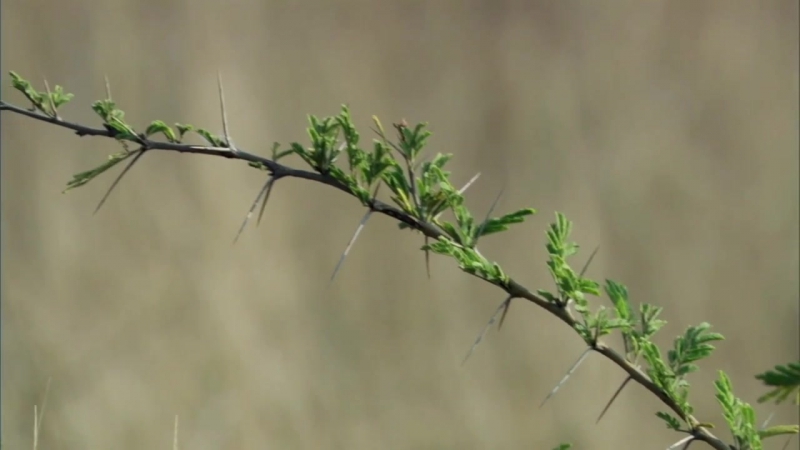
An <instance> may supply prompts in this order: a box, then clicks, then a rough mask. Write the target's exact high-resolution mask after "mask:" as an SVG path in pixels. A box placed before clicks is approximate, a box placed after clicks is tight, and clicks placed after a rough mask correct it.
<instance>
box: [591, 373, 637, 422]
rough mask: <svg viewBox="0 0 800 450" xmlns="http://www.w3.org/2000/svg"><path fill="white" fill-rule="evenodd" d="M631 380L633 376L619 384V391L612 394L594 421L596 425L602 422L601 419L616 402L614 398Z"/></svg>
mask: <svg viewBox="0 0 800 450" xmlns="http://www.w3.org/2000/svg"><path fill="white" fill-rule="evenodd" d="M629 381H631V377H628V378H625V381H623V382H622V384H620V385H619V387H618V388H617V391H616V392H614V395H612V396H611V400H609V401H608V403H606V406H605V407H604V408H603V411H602V412H601V413H600V415H599V416H597V420H596V421H595V422H594V423H595V425H596V424H598V423H600V419H602V418H603V416H605V415H606V412H608V409H609V408H611V404H612V403H614V400H616V399H617V396H618V395H619V394H620V392H622V390H623V389H624V388H625V385H627V384H628V382H629Z"/></svg>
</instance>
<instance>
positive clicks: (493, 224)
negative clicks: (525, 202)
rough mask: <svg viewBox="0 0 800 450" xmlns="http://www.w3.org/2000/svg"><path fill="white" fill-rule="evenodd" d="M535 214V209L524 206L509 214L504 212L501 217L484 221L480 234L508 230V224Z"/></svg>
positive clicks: (521, 220)
mask: <svg viewBox="0 0 800 450" xmlns="http://www.w3.org/2000/svg"><path fill="white" fill-rule="evenodd" d="M533 214H536V210H535V209H533V208H524V209H520V210H518V211H514V212H512V213H510V214H506V215H504V216H502V217H495V218H492V219H489V220H487V221H486V225H484V226H483V228H482V229H481V234H480V236H476V237H481V236H486V235H487V234H492V233H497V232H500V231H506V230H508V226H509V225H511V224H515V223H522V222H524V221H525V217H526V216H530V215H533ZM479 229H480V228H479Z"/></svg>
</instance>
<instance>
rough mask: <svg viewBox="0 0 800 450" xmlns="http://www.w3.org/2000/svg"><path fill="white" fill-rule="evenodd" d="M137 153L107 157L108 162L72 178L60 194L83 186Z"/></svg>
mask: <svg viewBox="0 0 800 450" xmlns="http://www.w3.org/2000/svg"><path fill="white" fill-rule="evenodd" d="M136 153H137V152H127V151H126V152H120V153H115V154H113V155H109V157H108V161H106V162H104V163H103V164H101V165H99V166H97V167H95V168H94V169H91V170H87V171H85V172H81V173H78V174H75V175H73V176H72V180H70V181H69V182H68V183H67V188H66V189H64V191H63V192H62V193H66V192H67V191H69V190H72V189H75V188H76V187H80V186H83V185H84V184H86V183H88V182H90V181H92V180H93V179H94V178H96V177H97V176H98V175H100V174H102V173H103V172H105V171H106V170H108V169H110V168H112V167H114V166H116V165H117V164H119V163H121V162H122V161H125V160H126V159H128V158H130V157H131V156H133V155H135V154H136Z"/></svg>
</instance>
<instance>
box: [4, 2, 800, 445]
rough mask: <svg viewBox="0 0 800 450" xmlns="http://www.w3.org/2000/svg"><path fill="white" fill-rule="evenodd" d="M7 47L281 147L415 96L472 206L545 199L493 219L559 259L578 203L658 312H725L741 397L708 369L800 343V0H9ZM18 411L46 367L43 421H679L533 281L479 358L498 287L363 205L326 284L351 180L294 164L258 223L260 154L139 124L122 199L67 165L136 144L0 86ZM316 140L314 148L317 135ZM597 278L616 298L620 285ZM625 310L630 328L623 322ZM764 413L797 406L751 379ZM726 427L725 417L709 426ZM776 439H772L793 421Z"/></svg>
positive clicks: (127, 101) (361, 429)
mask: <svg viewBox="0 0 800 450" xmlns="http://www.w3.org/2000/svg"><path fill="white" fill-rule="evenodd" d="M2 12H3V14H2V39H3V46H2V51H3V73H4V75H3V88H2V97H3V98H4V99H6V100H10V101H13V102H14V103H16V104H24V102H23V99H22V98H21V96H19V95H18V94H17V93H15V92H13V91H12V90H11V89H9V88H8V77H7V76H6V75H5V73H7V71H8V70H15V71H17V72H19V73H20V74H22V75H23V76H26V77H28V78H30V79H31V80H33V81H35V82H36V83H37V85H39V86H41V81H40V80H41V78H42V77H43V76H45V77H46V78H47V79H48V81H49V83H50V85H51V86H52V85H54V84H61V85H64V86H66V87H67V90H68V91H70V92H73V93H75V94H76V98H75V100H73V102H72V103H71V104H69V105H68V106H67V107H66V108H65V109H63V110H62V114H63V115H64V116H66V117H68V118H70V119H72V120H75V121H79V122H81V123H86V124H93V125H97V124H99V120H98V119H97V118H96V116H94V114H93V113H92V112H91V110H90V108H89V105H90V103H91V102H92V101H94V100H96V99H98V98H101V97H102V96H103V76H104V75H106V74H107V75H108V77H109V79H110V80H111V84H112V91H113V96H114V98H115V100H117V102H118V104H119V106H120V107H121V108H122V109H123V110H125V111H126V113H127V115H126V117H127V118H128V119H129V120H130V121H131V122H132V123H133V124H135V125H137V126H140V127H141V126H143V125H146V124H147V123H148V122H149V121H150V120H153V119H162V120H165V121H166V122H168V123H174V122H183V123H186V122H188V123H192V124H195V125H200V126H206V127H208V128H210V129H212V130H214V131H215V132H221V125H220V120H219V111H218V101H217V97H216V96H217V92H216V84H215V83H216V73H217V70H218V69H219V70H221V71H222V74H223V78H224V81H225V88H226V97H227V103H228V108H229V116H230V120H231V128H232V132H233V136H234V138H235V141H236V143H237V144H238V145H239V146H241V147H243V148H246V149H248V150H249V151H252V152H256V153H260V154H264V155H266V154H267V152H268V149H269V148H270V145H271V143H272V142H273V141H280V142H282V143H288V142H291V141H300V142H303V143H305V142H307V137H306V135H305V132H304V127H305V123H306V122H305V120H306V114H309V113H313V114H317V115H325V114H333V113H335V112H336V111H337V110H338V109H339V105H340V104H341V103H345V102H346V103H349V105H350V106H351V110H352V111H353V114H354V117H355V118H356V121H357V124H359V125H360V127H361V131H362V135H363V136H365V137H366V138H371V135H370V131H369V129H368V126H369V125H370V122H369V117H370V116H371V115H372V114H377V115H378V116H379V117H381V118H382V119H383V120H384V123H389V122H391V121H392V120H397V119H400V118H402V117H405V118H406V119H408V121H409V122H417V121H427V122H429V123H430V126H431V128H432V130H433V131H434V136H433V138H432V140H431V143H430V146H429V152H452V153H454V154H455V155H456V156H455V159H454V161H453V162H452V170H453V171H454V175H453V178H454V181H455V182H456V183H457V184H458V183H463V182H465V181H466V180H468V179H469V178H470V177H471V176H472V175H473V174H474V173H475V172H478V171H480V172H482V177H481V178H480V179H479V181H478V182H477V184H476V185H475V186H474V187H473V188H471V189H470V192H469V195H468V200H469V205H470V206H471V207H472V208H473V209H474V210H475V211H476V213H477V214H481V213H482V212H484V211H486V209H487V208H488V207H489V204H490V203H491V201H492V199H493V198H494V197H495V195H496V194H497V192H498V191H499V190H500V189H501V188H502V187H503V186H505V192H506V194H505V196H504V197H503V199H502V201H501V202H500V204H499V206H498V210H497V211H498V212H503V211H510V210H512V209H514V208H518V207H523V206H533V207H535V208H537V209H539V211H540V214H539V215H538V216H535V217H534V218H533V219H531V220H529V221H528V222H527V223H526V224H525V225H522V226H517V227H516V228H513V229H512V230H511V231H509V232H508V233H505V234H504V235H501V236H497V237H492V238H487V239H486V241H485V243H484V244H483V247H482V248H483V251H484V253H485V254H487V255H488V256H489V257H491V258H493V259H496V260H497V261H499V262H500V263H501V264H502V265H503V267H504V268H506V270H507V271H508V272H509V273H510V274H511V275H512V276H514V277H515V278H517V279H518V280H520V281H522V282H523V283H524V284H526V285H527V286H529V287H531V288H550V286H551V281H550V280H549V278H548V275H547V272H546V268H545V260H546V256H545V251H544V243H545V238H544V230H545V228H546V226H547V224H548V223H549V222H550V221H551V220H552V218H553V211H555V210H558V211H562V212H564V213H565V214H567V217H569V218H570V219H572V220H574V221H575V223H576V231H575V238H576V240H578V242H579V243H581V244H583V248H584V251H583V252H582V253H581V255H579V257H578V258H577V259H576V264H581V263H582V262H583V260H584V259H585V258H586V257H587V256H588V253H589V252H590V251H591V249H592V248H593V247H594V246H596V245H599V246H600V252H599V254H598V256H597V258H596V259H595V262H594V264H593V265H592V267H591V269H590V271H589V274H590V275H592V276H594V277H597V278H598V279H601V280H602V279H603V278H604V277H610V278H613V279H615V280H619V281H622V282H623V283H625V284H627V285H628V286H629V288H630V291H631V294H632V297H633V300H634V301H635V302H649V303H653V304H656V305H660V306H663V307H664V308H665V313H664V315H665V319H667V320H668V321H669V325H668V326H667V327H666V328H665V329H664V331H663V332H662V333H661V336H660V340H659V342H660V343H661V344H663V345H671V342H672V339H673V337H674V336H675V335H677V334H679V333H681V332H683V330H684V329H685V328H686V327H687V326H689V325H693V324H697V323H699V322H702V321H709V322H711V323H712V324H713V325H714V330H716V331H718V332H721V333H723V334H724V335H725V336H726V337H727V341H724V342H722V343H721V344H720V345H719V346H718V350H717V351H716V353H715V354H714V355H713V356H712V357H711V358H710V359H709V360H707V361H705V362H704V363H703V364H702V365H701V372H700V373H698V374H695V375H693V376H692V377H691V378H690V381H691V382H692V383H693V386H694V389H693V394H692V397H691V400H692V401H693V402H694V403H695V404H696V407H697V416H698V418H699V419H701V420H705V421H711V422H714V423H716V424H718V425H719V426H722V424H723V422H722V419H721V417H720V416H719V409H718V407H717V405H716V401H715V400H714V397H713V386H712V381H713V379H714V378H715V377H716V370H718V369H723V370H725V371H728V372H729V373H730V374H731V377H732V381H733V383H734V387H735V389H736V392H737V394H738V395H740V396H741V397H743V398H744V399H745V400H748V401H753V402H754V401H755V399H756V397H757V396H758V395H760V394H762V393H763V392H764V389H762V387H761V386H760V384H759V382H757V381H756V380H755V379H754V378H753V375H754V374H755V373H756V372H759V371H762V370H764V369H766V368H768V367H772V366H773V365H774V364H777V363H783V362H787V361H789V360H791V359H794V358H796V357H797V354H798V350H800V348H799V346H798V313H799V312H798V276H797V273H798V270H799V268H798V245H800V242H798V212H799V211H798V210H799V208H798V203H799V202H800V199H798V145H799V143H798V131H797V122H798V102H797V97H798V44H797V39H798V5H797V2H795V1H777V0H776V1H761V2H748V1H728V2H713V1H704V2H668V1H651V2H634V1H627V2H624V1H617V2H574V1H562V2H544V1H538V2H523V1H516V2H514V1H501V0H493V1H468V2H463V1H445V0H442V1H428V2H410V1H396V2H388V1H374V2H366V1H363V2H357V1H340V2H329V1H307V2H274V1H273V2H269V1H264V2H244V1H232V2H213V1H205V0H198V1H194V2H189V1H180V0H163V1H158V2H157V1H151V0H140V1H131V0H128V1H123V0H116V1H115V0H111V1H104V2H100V1H88V0H75V1H70V2H58V3H55V2H50V1H44V0H26V1H25V2H20V1H18V2H5V3H4V4H3V11H2ZM2 131H3V133H2V158H3V159H2V179H3V185H2V188H3V189H2V226H3V229H2V239H3V254H2V256H3V259H2V268H3V271H2V276H3V278H2V297H3V302H2V420H3V421H2V440H3V445H4V447H5V448H8V449H16V448H24V447H26V446H29V445H30V444H31V434H32V433H31V429H32V424H33V420H32V419H33V417H32V416H33V406H34V404H39V405H41V401H42V400H41V397H42V394H43V391H44V387H45V386H46V384H47V379H48V378H50V377H52V380H53V381H52V386H51V388H50V393H49V398H48V402H47V410H46V412H45V416H44V423H43V427H42V431H41V442H40V448H44V449H107V448H115V449H146V448H147V449H149V448H168V446H169V445H171V442H172V436H171V434H172V424H173V417H174V415H175V414H178V415H179V416H180V423H181V427H180V439H181V446H182V448H187V449H188V448H191V449H195V450H201V449H223V448H226V449H233V448H237V449H238V448H242V449H244V448H247V449H261V448H287V449H288V448H330V449H339V448H341V449H345V448H346V449H372V448H431V449H433V448H463V449H469V448H474V449H483V448H534V449H547V448H551V447H552V446H553V445H555V444H556V443H558V442H560V441H565V440H570V441H572V442H573V443H575V444H577V448H592V449H616V448H630V449H638V448H665V447H666V446H667V445H669V444H670V443H672V442H674V441H675V440H677V439H678V438H680V437H681V436H679V435H677V434H676V433H673V432H669V431H668V430H666V429H665V428H664V426H663V424H662V423H661V422H660V421H658V419H656V418H655V416H654V415H653V414H654V412H655V411H657V410H658V408H659V406H660V404H659V403H658V402H657V401H656V400H655V399H654V398H652V397H651V396H650V395H648V394H647V393H646V392H645V391H644V390H642V389H641V388H639V387H638V386H635V387H630V388H628V389H626V390H625V391H624V392H623V393H622V395H621V396H620V398H619V400H618V401H617V403H616V405H615V406H614V407H613V408H612V410H611V411H610V412H609V413H608V415H607V416H606V418H605V419H603V421H602V422H601V423H600V424H599V425H595V424H594V421H595V418H596V416H597V414H598V413H599V412H600V410H601V409H602V406H603V404H604V403H605V402H606V401H607V400H608V398H609V397H610V396H611V395H612V393H613V392H614V390H615V389H616V388H617V386H618V385H619V383H620V382H622V381H623V376H622V372H621V371H620V370H619V369H618V368H617V367H615V366H613V365H612V364H611V363H610V362H608V361H605V360H602V359H601V358H599V357H596V356H592V357H590V358H589V360H588V361H587V362H586V363H585V364H584V365H583V367H582V368H581V370H579V371H578V373H577V374H576V375H575V376H574V377H573V378H572V379H571V380H570V381H569V383H568V384H567V385H565V387H564V388H562V390H561V391H560V392H559V394H558V395H556V396H555V397H554V398H553V399H551V400H550V401H549V402H548V404H547V405H545V406H544V407H543V408H541V409H539V408H538V405H539V403H540V401H541V400H542V399H543V398H544V396H545V395H546V394H547V392H549V390H550V389H551V388H552V386H553V385H554V384H555V383H556V382H557V381H558V380H559V379H560V378H561V376H562V375H563V373H564V372H565V371H566V370H567V368H568V367H569V366H570V365H571V364H572V362H573V361H574V360H575V359H576V358H577V357H578V356H579V354H580V352H581V351H582V350H583V347H582V344H581V342H580V340H579V339H578V338H577V336H576V335H575V334H574V333H573V332H571V331H570V330H569V329H567V328H566V327H564V326H563V325H562V324H561V323H560V322H558V321H557V320H555V319H554V318H552V317H550V316H548V315H547V314H545V313H544V311H542V310H540V309H537V308H535V307H534V306H533V305H531V304H525V305H523V304H522V303H521V302H520V303H517V304H514V306H513V307H512V309H511V314H510V316H509V318H508V320H507V322H506V325H505V326H504V328H503V331H502V332H501V333H499V334H498V333H496V332H491V333H490V334H489V336H488V338H487V341H486V342H485V343H484V344H483V345H482V346H481V347H479V348H478V349H477V351H476V353H475V354H474V355H473V357H472V358H471V359H470V361H469V362H468V363H467V364H466V366H464V367H461V366H460V362H461V359H462V357H463V355H464V354H465V352H466V351H467V349H468V348H469V345H470V344H471V342H472V340H473V339H474V336H475V334H476V333H477V332H478V331H479V330H480V328H481V327H482V326H483V325H484V323H485V321H486V320H487V319H488V317H489V315H490V314H491V312H492V311H493V310H494V308H495V307H496V306H497V304H499V302H500V301H501V300H502V293H501V292H500V291H499V290H497V289H493V288H492V287H491V286H489V285H487V284H485V283H481V282H480V281H479V280H477V279H474V278H471V277H469V276H467V275H465V274H462V273H460V272H459V271H458V270H457V268H456V267H455V264H454V263H453V262H452V261H449V260H446V259H444V258H440V257H435V258H434V260H433V264H432V266H433V267H432V271H433V278H432V280H428V279H427V278H426V276H425V270H424V265H423V257H422V253H421V252H419V250H418V249H419V246H420V245H421V244H422V239H421V238H420V237H419V236H418V235H414V234H411V233H409V232H401V231H398V230H397V229H396V226H395V224H394V223H393V222H392V221H391V220H389V219H387V218H385V217H380V218H375V219H373V220H372V221H371V223H370V224H369V226H368V227H367V229H366V231H365V232H364V233H363V234H362V237H361V239H360V240H359V242H358V243H357V244H356V246H355V248H354V250H353V251H352V253H351V256H350V257H349V258H348V260H347V261H346V262H345V265H344V266H343V269H342V270H341V272H340V273H339V275H338V277H337V279H336V280H335V282H334V283H333V284H332V285H329V282H328V280H329V276H330V274H331V271H332V269H333V267H334V265H335V264H336V261H337V258H338V256H339V253H340V252H341V251H342V249H343V248H344V246H345V244H346V242H347V240H348V239H349V238H350V235H351V233H352V231H353V230H354V228H355V226H356V224H357V223H358V220H359V219H360V217H361V214H362V213H363V211H362V210H361V208H360V207H359V205H358V203H357V201H355V200H354V199H352V198H349V197H347V196H345V195H343V194H341V193H340V192H336V191H334V190H332V189H329V188H326V187H324V186H321V185H313V184H310V183H307V182H303V181H298V180H286V181H282V182H280V183H278V185H277V186H276V188H275V190H274V192H273V195H272V199H271V201H270V204H269V205H268V207H267V213H266V220H265V223H262V225H261V227H260V228H258V229H255V228H248V229H247V230H246V231H245V233H244V235H243V237H242V239H240V241H239V243H238V244H237V245H232V243H231V242H232V239H233V237H234V234H235V232H236V229H237V228H238V226H239V224H240V221H241V220H242V218H243V215H244V213H245V212H246V209H247V208H248V207H249V205H250V202H251V201H252V200H253V198H254V196H255V195H256V193H257V191H258V189H259V188H260V186H261V184H262V183H263V182H264V180H265V178H264V175H263V173H259V172H258V171H255V170H252V169H249V168H247V167H246V166H245V164H243V163H235V162H231V161H227V160H222V159H218V158H210V157H208V158H207V157H195V156H191V155H179V154H171V153H165V152H157V153H153V154H148V155H146V156H145V157H144V158H143V159H142V160H141V162H140V163H139V164H138V165H137V166H136V167H134V169H133V170H132V171H131V173H130V174H129V175H128V176H127V177H126V179H124V180H123V182H122V184H121V186H120V187H119V189H118V190H117V191H115V192H114V193H113V194H112V196H111V198H110V200H109V202H108V203H107V204H106V206H105V207H104V208H103V209H102V210H101V211H100V212H99V213H98V214H97V215H96V216H92V215H91V212H92V210H93V209H94V206H95V205H96V202H97V201H98V200H99V199H100V197H101V196H102V195H103V193H104V191H105V189H107V187H108V185H109V183H110V182H111V181H112V180H113V177H114V176H116V173H114V174H107V175H104V176H103V177H102V178H100V179H99V180H96V181H95V182H93V183H91V184H90V185H88V186H86V187H83V188H81V189H78V190H76V191H73V192H70V193H69V194H68V195H62V194H61V190H62V189H63V188H64V187H65V186H66V182H67V181H68V180H69V179H70V177H71V176H72V174H74V173H77V172H79V171H82V170H86V169H88V168H91V167H93V166H95V165H97V164H98V163H99V162H101V161H103V160H104V158H105V157H106V155H107V154H109V153H111V152H115V151H117V150H118V148H117V147H116V146H115V144H114V143H113V142H111V141H108V140H105V139H90V138H78V137H76V136H74V135H72V134H70V133H69V132H67V131H65V130H62V129H57V128H56V127H52V126H48V125H45V124H42V123H37V122H34V121H32V120H29V119H25V118H22V117H19V116H12V115H11V114H6V113H4V114H3V115H2ZM298 165H299V162H298ZM603 301H604V302H607V300H605V299H604V300H603ZM612 342H616V341H615V339H614V338H612ZM757 411H758V413H759V415H760V417H761V418H766V417H767V415H768V414H769V413H771V412H773V411H775V412H776V416H775V418H774V419H773V423H786V422H790V423H791V422H793V423H796V421H797V416H796V414H797V412H796V410H795V411H793V410H792V408H791V407H790V406H785V407H778V408H776V407H774V406H767V405H759V406H758V407H757ZM716 432H717V433H718V434H720V435H721V436H724V437H726V438H727V433H726V432H724V430H722V429H721V428H718V429H717V431H716ZM779 445H782V442H781V443H780V444H779Z"/></svg>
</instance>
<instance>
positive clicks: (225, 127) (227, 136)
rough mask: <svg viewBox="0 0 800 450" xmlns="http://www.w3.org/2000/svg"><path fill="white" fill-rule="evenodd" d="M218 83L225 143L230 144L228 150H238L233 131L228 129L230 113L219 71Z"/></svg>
mask: <svg viewBox="0 0 800 450" xmlns="http://www.w3.org/2000/svg"><path fill="white" fill-rule="evenodd" d="M217 85H218V86H219V107H220V109H221V110H222V132H223V134H225V143H226V144H227V145H228V150H230V151H232V152H234V153H235V152H236V151H237V150H236V146H235V145H234V144H233V139H231V133H230V130H229V129H228V113H227V110H226V108H225V93H224V92H223V91H222V74H221V73H220V72H219V71H217Z"/></svg>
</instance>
